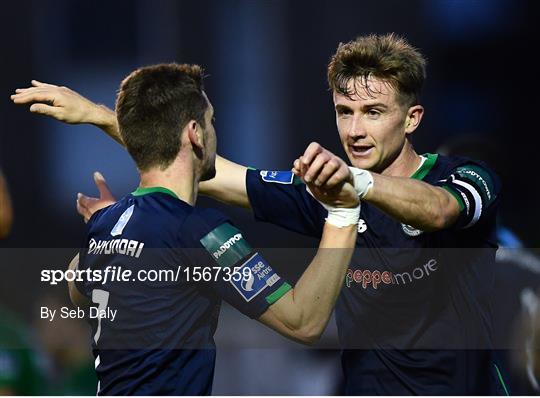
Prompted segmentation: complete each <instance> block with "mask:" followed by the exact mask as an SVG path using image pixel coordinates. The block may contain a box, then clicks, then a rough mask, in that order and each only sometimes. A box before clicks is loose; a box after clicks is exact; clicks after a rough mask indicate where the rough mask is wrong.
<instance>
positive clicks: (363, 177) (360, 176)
mask: <svg viewBox="0 0 540 398" xmlns="http://www.w3.org/2000/svg"><path fill="white" fill-rule="evenodd" d="M349 170H351V173H352V175H353V179H354V189H355V190H356V193H358V196H359V197H360V198H363V197H364V196H366V194H367V193H368V192H369V190H370V189H371V188H372V187H373V176H372V175H371V173H370V172H369V171H367V170H363V169H358V168H356V167H350V166H349Z"/></svg>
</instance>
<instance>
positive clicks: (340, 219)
mask: <svg viewBox="0 0 540 398" xmlns="http://www.w3.org/2000/svg"><path fill="white" fill-rule="evenodd" d="M325 207H326V208H327V209H328V217H326V222H327V223H328V224H332V225H333V226H335V227H338V228H344V227H348V226H349V225H356V224H358V219H359V218H360V205H358V206H356V207H352V208H345V207H330V206H325Z"/></svg>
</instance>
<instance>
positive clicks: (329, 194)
mask: <svg viewBox="0 0 540 398" xmlns="http://www.w3.org/2000/svg"><path fill="white" fill-rule="evenodd" d="M292 170H293V172H294V173H295V174H296V175H297V176H299V177H301V178H302V179H303V180H304V182H305V183H306V184H307V185H308V187H309V189H310V191H311V192H312V194H313V196H315V198H316V199H317V200H319V201H321V202H323V203H325V204H327V205H330V206H334V207H356V206H357V205H358V194H357V192H356V190H355V189H354V180H353V176H352V174H351V171H350V170H349V167H348V166H347V164H346V163H345V162H344V161H343V160H342V159H341V158H339V157H338V156H336V155H334V154H333V153H332V152H330V151H329V150H327V149H325V148H323V147H322V146H321V145H320V144H318V143H316V142H312V143H311V144H309V146H308V147H307V149H306V151H305V152H304V154H303V155H302V156H300V158H298V159H296V160H295V161H294V167H293V169H292Z"/></svg>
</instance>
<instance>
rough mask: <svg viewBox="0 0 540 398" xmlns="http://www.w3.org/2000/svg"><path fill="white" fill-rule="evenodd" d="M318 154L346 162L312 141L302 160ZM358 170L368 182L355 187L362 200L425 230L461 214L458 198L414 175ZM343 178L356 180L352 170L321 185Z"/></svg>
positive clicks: (447, 224)
mask: <svg viewBox="0 0 540 398" xmlns="http://www.w3.org/2000/svg"><path fill="white" fill-rule="evenodd" d="M315 156H317V157H318V158H319V159H323V158H324V159H333V160H334V161H335V162H337V163H339V164H340V165H341V167H342V166H343V165H344V164H345V162H344V161H343V160H342V159H340V158H339V157H337V156H336V155H334V154H333V153H331V152H330V151H328V150H327V149H324V148H323V147H322V146H321V145H320V144H317V143H311V144H310V145H309V146H308V149H307V150H306V153H305V155H304V160H303V161H304V162H311V161H312V159H313V157H315ZM327 161H328V160H327ZM356 170H357V171H358V172H360V173H361V174H362V178H363V184H365V186H362V187H358V186H357V187H356V188H360V190H361V191H363V196H362V201H365V202H368V203H371V204H373V205H375V206H377V207H378V208H380V209H381V210H383V211H384V212H385V213H387V214H388V215H390V216H391V217H393V218H395V219H396V220H398V221H400V222H402V223H405V224H408V225H411V226H413V227H415V228H419V229H421V230H423V231H437V230H441V229H445V228H448V227H450V226H452V225H453V224H454V223H455V221H456V220H457V219H458V217H459V214H460V206H459V202H458V201H457V200H456V198H455V197H454V196H452V195H451V194H450V193H449V192H448V191H446V190H445V189H443V188H441V187H437V186H433V185H430V184H428V183H425V182H423V181H418V180H414V179H411V178H404V177H389V176H384V175H381V174H376V173H372V172H368V171H366V170H360V169H356ZM343 179H345V180H346V181H349V182H351V183H354V177H353V174H352V173H349V174H348V175H346V176H345V177H344V176H343V175H341V176H340V178H333V179H329V180H328V181H326V180H324V181H322V182H323V184H322V185H321V186H322V187H323V188H327V189H328V188H331V187H332V186H333V185H334V184H336V183H337V182H342V181H343ZM306 180H307V181H311V180H313V181H315V183H317V181H316V178H315V177H313V176H311V175H307V176H306ZM356 185H358V183H356Z"/></svg>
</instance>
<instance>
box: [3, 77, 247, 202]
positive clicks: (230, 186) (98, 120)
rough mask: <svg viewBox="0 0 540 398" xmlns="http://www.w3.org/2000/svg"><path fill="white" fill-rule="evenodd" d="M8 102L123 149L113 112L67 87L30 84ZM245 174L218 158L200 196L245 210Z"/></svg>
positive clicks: (33, 81) (225, 160) (201, 189)
mask: <svg viewBox="0 0 540 398" xmlns="http://www.w3.org/2000/svg"><path fill="white" fill-rule="evenodd" d="M11 100H12V101H13V102H14V103H15V104H20V105H27V104H31V106H30V112H32V113H36V114H40V115H46V116H50V117H52V118H54V119H56V120H59V121H61V122H64V123H69V124H82V123H87V124H92V125H94V126H96V127H98V128H100V129H101V130H103V131H104V132H105V133H106V134H107V135H108V136H109V137H111V138H112V139H114V140H115V141H116V142H118V143H119V144H120V145H122V146H124V143H123V141H122V137H121V136H120V132H119V130H118V123H117V119H116V114H115V113H114V111H112V110H110V109H109V108H107V107H106V106H104V105H98V104H96V103H94V102H92V101H90V100H89V99H87V98H85V97H83V96H82V95H80V94H79V93H77V92H75V91H73V90H71V89H69V88H67V87H61V86H56V85H54V84H48V83H42V82H38V81H37V80H32V86H31V87H28V88H19V89H17V90H15V94H13V95H12V96H11ZM246 170H247V168H246V167H244V166H241V165H239V164H236V163H233V162H231V161H228V160H227V159H224V158H222V157H220V156H218V157H217V159H216V177H215V178H213V179H212V180H209V181H204V182H202V183H200V185H199V192H200V193H201V194H202V195H206V196H210V197H212V198H214V199H217V200H219V201H221V202H225V203H227V204H230V205H234V206H241V207H246V208H248V207H249V200H248V196H247V192H246V183H245V181H246Z"/></svg>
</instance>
